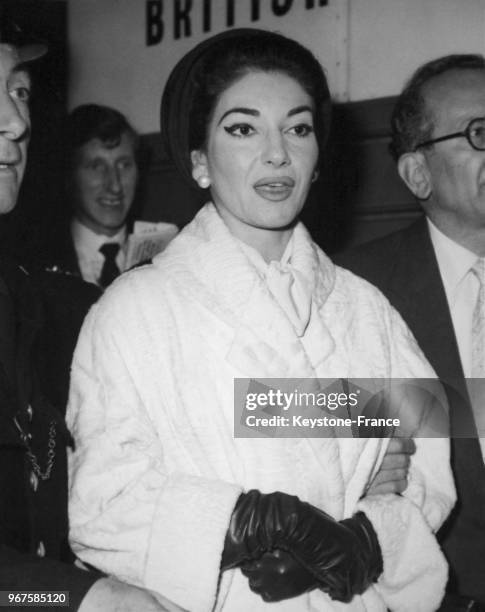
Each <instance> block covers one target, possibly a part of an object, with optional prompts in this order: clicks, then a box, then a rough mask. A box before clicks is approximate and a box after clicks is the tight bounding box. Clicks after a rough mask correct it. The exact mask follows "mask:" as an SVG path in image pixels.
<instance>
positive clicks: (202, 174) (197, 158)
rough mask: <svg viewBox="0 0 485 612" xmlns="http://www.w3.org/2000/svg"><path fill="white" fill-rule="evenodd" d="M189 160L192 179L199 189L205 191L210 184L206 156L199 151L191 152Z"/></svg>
mask: <svg viewBox="0 0 485 612" xmlns="http://www.w3.org/2000/svg"><path fill="white" fill-rule="evenodd" d="M190 159H191V161H192V178H193V179H194V181H196V183H197V184H198V185H199V187H202V189H206V188H207V187H209V186H210V183H211V179H210V174H209V166H208V162H207V155H206V154H205V153H204V152H203V151H200V150H197V151H192V152H191V153H190Z"/></svg>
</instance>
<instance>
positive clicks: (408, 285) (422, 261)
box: [334, 218, 485, 602]
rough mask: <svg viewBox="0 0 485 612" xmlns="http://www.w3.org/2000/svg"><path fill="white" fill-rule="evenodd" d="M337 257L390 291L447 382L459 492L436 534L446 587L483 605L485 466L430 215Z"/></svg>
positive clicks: (453, 458)
mask: <svg viewBox="0 0 485 612" xmlns="http://www.w3.org/2000/svg"><path fill="white" fill-rule="evenodd" d="M334 260H335V263H337V264H338V265H340V266H342V267H344V268H347V269H349V270H351V271H352V272H354V273H355V274H357V275H359V276H361V277H363V278H365V279H366V280H368V281H369V282H370V283H372V284H373V285H375V286H377V287H378V288H379V289H380V290H381V291H382V292H383V293H384V295H386V297H387V298H388V299H389V301H390V302H391V304H392V305H393V306H394V307H395V308H396V309H397V310H398V311H399V312H400V314H401V316H402V317H403V319H404V320H405V321H406V323H407V324H408V326H409V327H410V329H411V331H412V332H413V333H414V335H415V337H416V339H417V341H418V344H419V345H420V347H421V349H422V350H423V352H424V354H425V355H426V357H427V358H428V360H429V362H430V363H431V365H432V366H433V368H434V369H435V371H436V372H437V374H438V376H439V377H440V379H441V380H442V381H443V383H444V384H445V387H446V390H447V395H448V401H449V404H450V415H451V431H452V436H453V439H452V443H451V450H452V468H453V472H454V476H455V481H456V486H457V492H458V503H457V505H456V507H455V509H454V511H453V513H452V515H451V517H450V518H449V519H448V521H447V522H446V524H445V525H444V526H443V528H442V529H441V531H440V534H439V537H440V541H441V543H442V546H443V549H444V551H445V554H446V556H447V558H448V562H449V564H450V570H451V571H450V583H449V587H448V589H449V591H450V592H454V593H459V594H461V595H464V596H467V597H470V598H472V599H477V600H479V601H481V602H485V467H484V464H483V460H482V456H481V451H480V445H479V442H478V440H477V438H476V430H475V426H474V423H473V418H472V416H471V410H470V407H469V400H468V394H467V390H466V385H465V380H464V377H463V370H462V366H461V361H460V356H459V352H458V345H457V342H456V338H455V334H454V330H453V324H452V320H451V315H450V311H449V308H448V303H447V299H446V294H445V290H444V287H443V284H442V280H441V276H440V272H439V268H438V262H437V260H436V256H435V253H434V249H433V246H432V243H431V239H430V237H429V232H428V227H427V223H426V220H425V219H424V218H422V219H420V220H418V221H417V222H415V223H413V224H412V225H411V226H409V227H407V228H405V229H404V230H401V231H399V232H395V233H393V234H390V235H389V236H385V237H384V238H381V239H378V240H374V241H372V242H369V243H367V244H364V245H362V246H361V247H358V248H356V249H354V250H351V251H347V252H345V253H342V254H340V255H337V256H336V257H335V258H334Z"/></svg>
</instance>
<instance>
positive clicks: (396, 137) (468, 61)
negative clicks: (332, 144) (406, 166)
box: [389, 54, 485, 161]
mask: <svg viewBox="0 0 485 612" xmlns="http://www.w3.org/2000/svg"><path fill="white" fill-rule="evenodd" d="M449 70H485V58H484V57H483V56H482V55H478V54H476V55H474V54H460V55H446V56H444V57H439V58H438V59H435V60H432V61H431V62H428V63H426V64H424V65H423V66H421V67H420V68H418V70H416V72H415V73H414V74H413V76H412V77H411V79H410V80H409V81H408V83H407V84H406V86H405V87H404V89H403V91H402V92H401V94H400V96H399V97H398V99H397V102H396V105H395V107H394V110H393V113H392V117H391V143H390V145H389V150H390V152H391V155H392V156H393V158H394V159H395V160H396V161H397V160H398V159H399V157H400V156H401V155H402V154H403V153H408V152H409V151H414V149H415V148H416V146H417V145H418V144H419V143H420V142H424V141H426V140H430V139H431V138H432V134H433V129H434V117H433V116H432V113H431V112H430V110H429V109H428V108H427V107H426V101H425V99H424V96H423V87H424V86H425V85H426V84H427V83H428V82H429V81H430V80H431V79H433V78H435V77H437V76H439V75H441V74H443V73H445V72H448V71H449Z"/></svg>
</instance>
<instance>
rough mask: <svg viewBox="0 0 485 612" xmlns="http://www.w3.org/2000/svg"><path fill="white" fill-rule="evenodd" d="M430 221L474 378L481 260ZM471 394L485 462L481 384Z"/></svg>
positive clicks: (465, 361)
mask: <svg viewBox="0 0 485 612" xmlns="http://www.w3.org/2000/svg"><path fill="white" fill-rule="evenodd" d="M427 221H428V227H429V233H430V237H431V242H432V244H433V247H434V251H435V253H436V258H437V260H438V266H439V269H440V274H441V278H442V280H443V285H444V288H445V293H446V299H447V300H448V306H449V308H450V313H451V319H452V322H453V328H454V330H455V336H456V341H457V343H458V351H459V353H460V359H461V364H462V367H463V372H464V374H465V376H466V377H467V378H471V376H472V323H473V310H474V308H475V304H476V303H477V299H478V290H479V287H480V284H479V281H478V279H477V277H476V275H475V274H474V273H473V272H472V270H471V269H472V268H473V265H474V264H475V262H476V261H477V259H478V255H476V253H473V252H472V251H469V250H468V249H466V248H465V247H463V246H461V245H459V244H457V243H456V242H454V241H453V240H451V238H448V236H445V234H443V232H441V231H440V230H439V229H438V228H437V227H436V226H435V225H434V224H433V223H432V222H431V221H430V220H429V219H427ZM469 393H470V398H471V400H472V410H473V413H474V417H475V424H476V426H477V430H478V431H479V435H481V437H480V448H481V451H482V457H483V459H484V461H485V438H484V437H483V435H484V433H483V432H484V431H485V414H484V411H483V394H482V385H481V384H480V382H479V383H478V384H477V383H476V382H475V383H473V386H469Z"/></svg>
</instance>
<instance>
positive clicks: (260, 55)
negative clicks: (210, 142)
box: [189, 31, 330, 150]
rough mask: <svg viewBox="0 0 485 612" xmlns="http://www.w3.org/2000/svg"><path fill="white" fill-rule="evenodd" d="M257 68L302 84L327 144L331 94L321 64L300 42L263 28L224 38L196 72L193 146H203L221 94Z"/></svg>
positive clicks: (317, 128)
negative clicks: (228, 38) (310, 100)
mask: <svg viewBox="0 0 485 612" xmlns="http://www.w3.org/2000/svg"><path fill="white" fill-rule="evenodd" d="M255 70H256V71H259V70H260V71H262V72H282V73H284V74H286V75H288V76H290V77H291V78H293V79H295V81H296V82H297V83H299V84H300V85H301V87H302V88H303V89H304V90H305V91H306V93H307V94H308V95H309V96H310V97H311V98H312V100H313V102H314V104H315V134H316V136H317V140H318V143H319V145H320V146H322V147H323V145H324V143H325V139H326V135H327V132H328V116H327V114H326V113H324V110H326V107H327V106H328V101H329V98H330V94H329V91H328V86H327V81H326V78H325V75H324V72H323V69H322V67H321V65H320V64H319V62H318V61H317V60H316V59H315V57H314V56H313V55H312V53H311V52H310V51H309V50H308V49H305V47H302V46H301V45H300V44H299V43H297V42H296V41H294V40H291V39H289V38H285V37H284V36H281V35H279V34H274V33H272V32H264V31H260V32H258V33H257V34H247V35H246V36H244V37H241V38H239V39H237V40H232V41H227V40H221V41H220V42H219V43H216V44H214V47H213V48H212V49H211V50H210V51H209V52H208V53H207V54H206V55H205V57H204V59H203V61H202V62H201V65H200V66H199V70H198V71H197V74H195V75H194V82H195V90H194V95H193V99H192V107H191V109H190V115H189V132H190V140H189V144H190V149H191V150H194V149H200V148H203V146H204V144H205V142H206V139H207V128H208V125H209V123H210V120H211V118H212V113H213V111H214V108H215V106H216V104H217V101H218V99H219V97H220V96H221V94H222V93H223V92H224V91H225V90H226V89H228V88H229V87H230V86H231V85H232V84H234V83H235V82H236V81H238V80H239V79H240V78H241V77H243V76H244V75H246V74H247V73H248V72H252V71H255Z"/></svg>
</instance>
